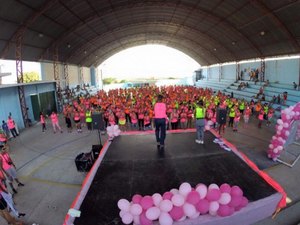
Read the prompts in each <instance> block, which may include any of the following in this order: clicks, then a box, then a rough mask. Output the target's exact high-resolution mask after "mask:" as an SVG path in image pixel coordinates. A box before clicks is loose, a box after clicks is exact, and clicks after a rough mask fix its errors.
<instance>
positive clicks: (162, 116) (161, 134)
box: [154, 95, 167, 150]
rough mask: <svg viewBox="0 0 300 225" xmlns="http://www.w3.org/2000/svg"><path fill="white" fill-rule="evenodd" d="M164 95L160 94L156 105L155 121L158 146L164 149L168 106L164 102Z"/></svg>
mask: <svg viewBox="0 0 300 225" xmlns="http://www.w3.org/2000/svg"><path fill="white" fill-rule="evenodd" d="M162 100H163V96H162V95H158V97H157V102H156V103H155V105H154V123H155V136H156V142H157V148H158V149H160V150H164V145H165V139H166V118H167V114H166V111H167V107H166V104H165V103H163V102H162Z"/></svg>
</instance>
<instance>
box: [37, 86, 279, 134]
mask: <svg viewBox="0 0 300 225" xmlns="http://www.w3.org/2000/svg"><path fill="white" fill-rule="evenodd" d="M158 95H162V96H163V99H164V100H163V101H164V103H166V113H167V118H166V119H167V120H166V129H167V130H176V129H187V128H194V127H195V122H196V108H197V104H198V103H199V101H202V102H203V104H204V107H205V110H206V112H205V116H204V117H205V121H206V122H207V121H211V123H212V126H213V127H218V125H219V123H218V121H217V111H218V109H219V108H220V107H223V108H225V109H226V112H227V114H226V115H227V118H226V121H228V126H229V127H233V124H234V123H233V122H234V121H235V124H236V125H235V128H234V130H235V131H237V124H238V123H237V122H238V121H239V120H240V119H241V118H243V117H244V120H245V122H248V121H249V117H250V115H252V114H254V115H256V117H257V118H259V114H260V113H262V114H263V118H264V120H270V119H271V118H272V117H273V114H274V110H273V109H272V108H270V106H269V105H268V104H267V105H266V104H264V105H263V104H262V103H261V102H260V101H257V102H254V100H252V101H251V102H247V101H245V100H244V99H236V98H232V97H231V96H228V95H225V94H224V93H222V92H218V93H214V92H213V90H212V89H203V88H197V87H192V86H163V87H156V86H149V87H142V88H129V89H115V90H110V91H109V92H104V91H99V92H98V93H97V94H96V95H93V96H89V97H79V98H76V99H74V100H73V101H72V102H70V103H68V104H65V105H64V107H63V115H64V118H65V122H66V128H67V129H68V132H72V131H73V129H74V128H75V129H76V130H77V132H78V133H80V132H82V127H84V126H86V127H87V128H88V130H91V129H92V127H91V124H92V114H93V113H102V115H103V119H104V124H105V127H107V126H109V125H116V124H117V125H119V127H120V129H121V130H122V131H128V130H140V131H144V130H149V129H150V130H151V129H154V127H155V125H154V117H155V114H154V105H155V103H156V101H157V96H158ZM53 114H54V115H55V113H54V112H53V113H52V114H51V116H50V117H51V120H52V125H53V132H54V133H55V132H56V130H57V129H58V130H60V131H61V132H62V129H61V128H60V126H57V125H54V124H57V123H56V122H54V121H53V119H52V117H53ZM41 116H42V117H41V121H43V120H44V119H43V115H41ZM54 118H55V116H54ZM245 118H246V119H245ZM55 121H57V120H56V119H55ZM221 130H222V129H221ZM43 131H44V128H43Z"/></svg>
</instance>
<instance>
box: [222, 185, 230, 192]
mask: <svg viewBox="0 0 300 225" xmlns="http://www.w3.org/2000/svg"><path fill="white" fill-rule="evenodd" d="M220 191H221V192H222V193H224V192H226V193H230V191H231V187H230V185H229V184H226V183H224V184H222V185H221V186H220Z"/></svg>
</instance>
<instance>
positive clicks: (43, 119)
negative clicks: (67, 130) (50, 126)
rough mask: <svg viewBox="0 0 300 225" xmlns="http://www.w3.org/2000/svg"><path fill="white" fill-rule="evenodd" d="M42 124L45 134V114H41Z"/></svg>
mask: <svg viewBox="0 0 300 225" xmlns="http://www.w3.org/2000/svg"><path fill="white" fill-rule="evenodd" d="M40 122H41V124H42V132H43V133H44V132H45V130H46V121H45V116H44V114H43V112H40Z"/></svg>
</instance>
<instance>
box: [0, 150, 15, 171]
mask: <svg viewBox="0 0 300 225" xmlns="http://www.w3.org/2000/svg"><path fill="white" fill-rule="evenodd" d="M0 157H1V158H2V167H3V169H4V170H8V169H9V168H11V167H12V165H9V164H8V162H10V157H9V156H8V155H7V153H4V154H3V153H2V154H0Z"/></svg>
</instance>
